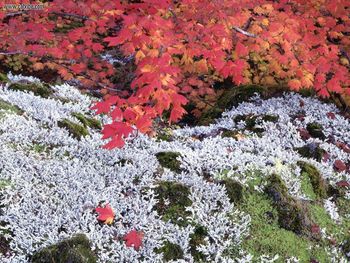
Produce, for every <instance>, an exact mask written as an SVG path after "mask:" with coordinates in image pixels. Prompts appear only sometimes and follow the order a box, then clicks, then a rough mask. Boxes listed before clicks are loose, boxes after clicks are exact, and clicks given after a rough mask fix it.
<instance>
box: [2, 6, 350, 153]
mask: <svg viewBox="0 0 350 263" xmlns="http://www.w3.org/2000/svg"><path fill="white" fill-rule="evenodd" d="M4 2H5V3H4V4H6V3H7V2H8V3H11V4H13V3H16V1H12V0H11V1H4ZM19 2H21V3H25V1H17V3H19ZM27 2H28V3H29V2H34V1H27ZM44 6H45V8H43V9H42V10H37V11H35V10H30V11H23V12H11V11H9V10H7V11H6V12H0V21H1V22H0V37H1V40H2V41H1V42H0V59H2V60H4V59H6V58H7V57H8V56H11V55H21V56H25V57H26V58H27V60H28V63H29V65H30V66H31V67H32V68H33V70H41V69H44V68H49V69H52V70H56V71H57V72H58V73H59V74H60V75H61V76H62V78H63V79H65V80H69V79H72V78H75V79H77V80H78V81H80V83H82V84H83V85H84V86H86V87H88V88H91V89H92V88H98V89H100V90H101V89H102V90H103V91H106V92H105V93H108V94H107V95H106V96H105V99H104V100H103V101H101V102H98V103H96V105H95V106H94V109H96V110H97V113H106V114H109V115H110V116H111V117H112V123H110V124H106V125H105V126H104V129H103V131H102V133H103V138H104V139H110V141H109V142H108V143H107V144H106V145H105V147H106V148H109V149H112V148H115V147H122V146H123V145H124V140H125V138H126V137H127V136H128V135H130V134H131V133H132V132H133V131H134V129H137V130H139V131H141V132H143V133H146V132H149V131H150V130H151V128H152V120H154V119H155V118H157V117H159V116H162V115H163V113H164V112H169V113H170V116H169V122H176V121H178V120H179V119H180V118H181V117H182V116H183V114H184V113H185V112H186V111H185V110H184V108H183V106H184V105H185V104H187V103H188V101H194V102H196V103H197V114H198V113H199V112H200V110H201V109H202V108H204V107H205V105H203V103H202V102H201V101H200V100H198V98H200V97H205V96H214V97H215V91H214V89H213V84H214V83H215V82H217V81H222V80H224V79H232V82H233V83H235V84H237V85H238V84H245V83H256V84H262V85H268V86H273V85H288V86H289V87H290V89H292V90H299V89H301V88H309V89H314V90H316V91H317V93H318V94H319V95H320V96H322V97H327V96H329V95H330V93H332V92H334V93H339V94H350V77H349V60H350V58H349V54H350V31H349V29H350V17H349V13H350V2H349V1H348V0H295V1H288V0H275V1H262V0H254V1H247V0H236V1H232V0H223V1H215V0H210V1H200V0H183V1H169V0H143V1H107V0H98V1H92V0H87V1H74V0H53V1H50V2H46V3H44ZM73 22H74V23H75V24H78V26H74V27H73V26H71V27H69V25H72V23H73ZM67 26H68V27H67ZM62 28H63V29H64V28H68V29H67V30H60V29H62ZM113 49H120V50H122V51H123V53H124V55H125V56H131V57H133V58H134V60H135V64H136V71H135V77H134V79H133V80H132V82H131V85H130V87H129V91H128V92H125V90H118V89H116V88H115V86H113V84H112V83H111V81H110V77H111V76H112V75H113V73H114V68H113V66H112V65H111V64H110V63H108V62H107V61H105V60H103V59H102V58H101V54H104V53H107V52H109V51H111V50H113Z"/></svg>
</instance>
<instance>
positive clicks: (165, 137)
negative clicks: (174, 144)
mask: <svg viewBox="0 0 350 263" xmlns="http://www.w3.org/2000/svg"><path fill="white" fill-rule="evenodd" d="M172 137H173V134H172V131H171V130H170V129H163V130H161V131H160V132H158V134H157V141H158V142H159V141H166V142H171V141H172V140H173V138H172Z"/></svg>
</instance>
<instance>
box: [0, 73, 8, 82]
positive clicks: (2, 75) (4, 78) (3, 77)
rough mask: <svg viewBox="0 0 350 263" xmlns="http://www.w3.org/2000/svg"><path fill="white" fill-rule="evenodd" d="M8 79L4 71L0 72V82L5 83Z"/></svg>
mask: <svg viewBox="0 0 350 263" xmlns="http://www.w3.org/2000/svg"><path fill="white" fill-rule="evenodd" d="M8 81H9V79H8V77H7V75H6V74H5V73H1V72H0V82H5V83H7V82H8Z"/></svg>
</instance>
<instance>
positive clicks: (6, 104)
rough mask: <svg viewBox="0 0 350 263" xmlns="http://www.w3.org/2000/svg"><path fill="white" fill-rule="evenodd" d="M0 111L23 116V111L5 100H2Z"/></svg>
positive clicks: (0, 100)
mask: <svg viewBox="0 0 350 263" xmlns="http://www.w3.org/2000/svg"><path fill="white" fill-rule="evenodd" d="M0 110H5V111H11V112H13V113H16V114H19V115H21V114H23V111H22V110H21V109H20V108H18V107H17V106H16V105H13V104H11V103H9V102H7V101H5V100H2V99H0Z"/></svg>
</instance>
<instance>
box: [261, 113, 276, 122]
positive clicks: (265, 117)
mask: <svg viewBox="0 0 350 263" xmlns="http://www.w3.org/2000/svg"><path fill="white" fill-rule="evenodd" d="M278 119H279V117H278V116H275V115H270V114H266V115H263V116H262V120H263V121H266V122H278Z"/></svg>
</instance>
